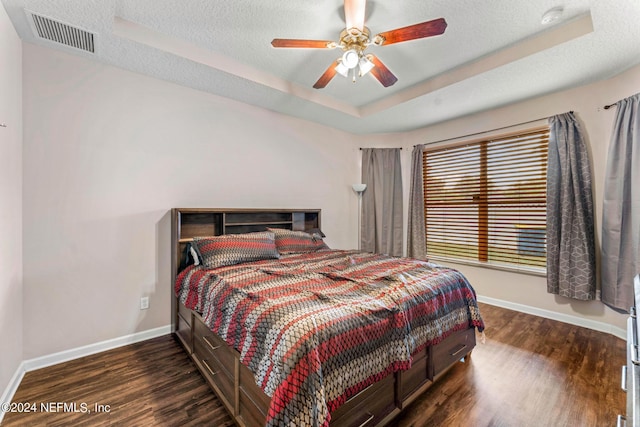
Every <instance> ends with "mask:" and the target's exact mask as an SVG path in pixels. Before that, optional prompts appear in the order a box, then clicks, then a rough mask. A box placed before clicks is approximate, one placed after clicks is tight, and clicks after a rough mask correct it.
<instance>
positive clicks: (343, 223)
mask: <svg viewBox="0 0 640 427" xmlns="http://www.w3.org/2000/svg"><path fill="white" fill-rule="evenodd" d="M23 49H24V64H23V67H24V120H25V133H24V248H25V251H24V252H25V259H28V260H29V261H28V262H26V263H25V266H24V304H25V307H26V309H28V315H26V316H25V320H24V357H25V359H29V358H34V357H38V356H42V355H48V354H51V353H54V352H58V351H63V350H68V349H72V348H75V347H79V346H83V345H87V344H91V343H96V342H100V341H104V340H107V339H111V338H116V337H121V336H124V335H127V334H131V333H134V332H139V331H145V330H148V329H152V328H156V327H162V326H165V325H168V324H169V323H170V295H171V293H170V289H171V284H170V262H169V255H170V245H169V239H170V235H169V234H170V233H169V226H170V224H169V214H168V212H169V209H170V208H172V207H264V208H269V207H275V208H278V207H280V208H284V207H291V208H322V209H323V221H322V226H323V227H322V228H323V230H324V231H325V233H326V234H327V236H328V237H327V243H328V244H329V245H330V246H333V247H338V248H345V247H354V246H355V244H356V227H355V221H356V210H357V199H356V197H355V195H354V194H353V192H352V190H351V188H350V184H351V183H352V182H356V181H354V180H357V179H358V176H359V170H358V166H357V162H356V159H357V158H358V151H357V144H356V143H355V142H354V138H353V136H351V135H349V134H346V133H343V132H341V131H336V130H334V129H330V128H327V127H323V126H319V125H315V124H312V123H309V122H304V121H301V120H297V119H293V118H290V117H286V116H282V115H279V114H276V113H272V112H268V111H266V110H263V109H259V108H255V107H251V106H248V105H246V104H242V103H238V102H233V101H230V100H228V99H224V98H220V97H217V96H213V95H210V94H205V93H202V92H198V91H195V90H191V89H187V88H184V87H180V86H177V85H174V84H171V83H167V82H163V81H160V80H156V79H152V78H148V77H144V76H141V75H138V74H135V73H131V72H127V71H123V70H120V69H116V68H113V67H109V66H105V65H103V64H99V63H95V62H91V61H88V60H85V59H82V58H79V57H76V56H71V55H67V54H64V53H60V52H54V51H52V50H49V49H44V48H41V47H36V46H33V45H29V44H24V46H23ZM143 295H149V296H150V309H149V310H145V311H141V310H139V301H140V297H141V296H143Z"/></svg>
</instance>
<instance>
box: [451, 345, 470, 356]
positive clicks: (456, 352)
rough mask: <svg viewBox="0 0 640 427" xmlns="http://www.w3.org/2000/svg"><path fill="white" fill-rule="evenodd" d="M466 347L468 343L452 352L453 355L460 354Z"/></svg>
mask: <svg viewBox="0 0 640 427" xmlns="http://www.w3.org/2000/svg"><path fill="white" fill-rule="evenodd" d="M465 348H467V345H466V344H463V345H462V347H460V348H459V349H458V350H456V351H455V352H454V353H451V355H452V356H457V355H458V354H460V353H461V352H462V351H463V350H464V349H465Z"/></svg>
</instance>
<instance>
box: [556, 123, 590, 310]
mask: <svg viewBox="0 0 640 427" xmlns="http://www.w3.org/2000/svg"><path fill="white" fill-rule="evenodd" d="M549 127H550V128H551V132H550V135H549V159H548V166H547V291H548V292H550V293H553V294H557V295H562V296H565V297H569V298H575V299H580V300H592V299H595V296H596V257H595V231H594V222H593V193H592V188H591V163H590V161H589V156H588V152H587V147H586V145H585V142H584V139H583V137H582V134H581V132H580V125H579V124H578V122H577V120H576V118H575V117H574V115H573V113H565V114H559V115H557V116H554V117H550V118H549Z"/></svg>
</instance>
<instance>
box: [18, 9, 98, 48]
mask: <svg viewBox="0 0 640 427" xmlns="http://www.w3.org/2000/svg"><path fill="white" fill-rule="evenodd" d="M26 12H27V15H28V16H29V17H30V18H31V19H30V20H31V24H32V28H33V33H34V34H35V35H36V36H37V37H38V38H40V39H44V40H49V41H52V42H55V43H60V44H63V45H65V46H69V47H72V48H74V49H80V50H83V51H85V52H91V53H95V45H94V41H95V34H94V33H90V32H89V31H86V30H83V29H81V28H78V27H73V26H71V25H68V24H65V23H63V22H60V21H56V20H54V19H51V18H47V17H45V16H42V15H37V14H35V13H33V12H30V11H26Z"/></svg>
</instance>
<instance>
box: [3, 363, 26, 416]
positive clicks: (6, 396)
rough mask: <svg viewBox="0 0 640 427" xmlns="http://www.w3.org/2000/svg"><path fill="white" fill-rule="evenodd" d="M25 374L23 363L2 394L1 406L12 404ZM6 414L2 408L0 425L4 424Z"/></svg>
mask: <svg viewBox="0 0 640 427" xmlns="http://www.w3.org/2000/svg"><path fill="white" fill-rule="evenodd" d="M25 372H26V371H25V370H24V362H22V363H20V365H19V366H18V369H16V372H15V373H14V374H13V376H12V377H11V380H10V381H9V384H8V385H7V388H6V389H5V390H4V392H3V393H2V396H1V397H0V405H1V404H2V403H8V402H11V400H12V399H13V395H14V394H16V390H18V386H19V385H20V383H21V382H22V378H23V377H24V373H25ZM5 413H6V412H5V411H3V410H2V409H1V408H0V424H2V419H3V418H4V414H5Z"/></svg>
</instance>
